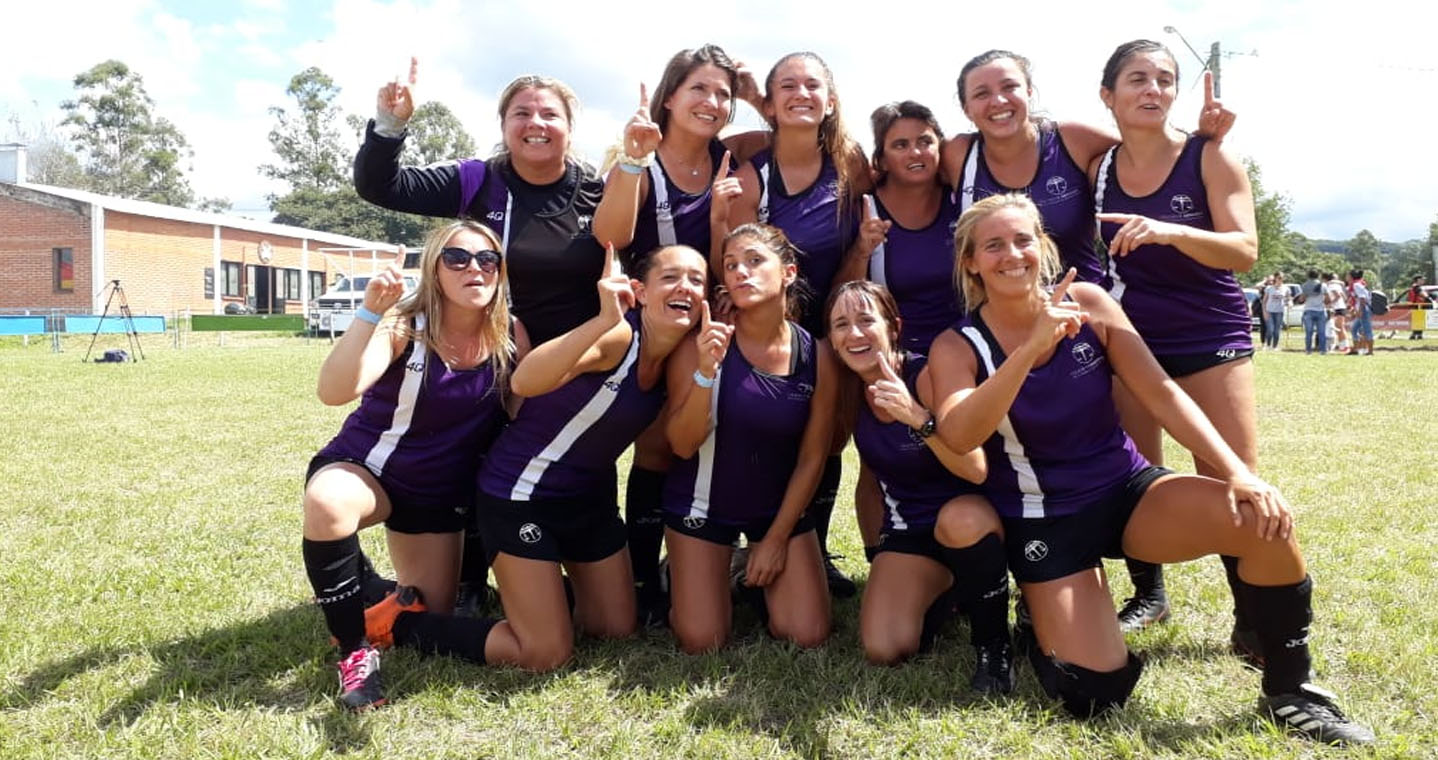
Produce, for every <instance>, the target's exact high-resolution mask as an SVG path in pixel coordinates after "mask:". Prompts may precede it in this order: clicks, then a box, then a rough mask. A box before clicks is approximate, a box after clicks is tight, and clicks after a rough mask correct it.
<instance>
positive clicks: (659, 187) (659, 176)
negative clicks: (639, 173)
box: [649, 161, 677, 245]
mask: <svg viewBox="0 0 1438 760" xmlns="http://www.w3.org/2000/svg"><path fill="white" fill-rule="evenodd" d="M649 192H651V193H653V194H654V221H655V223H656V226H657V227H658V228H659V244H660V245H674V244H675V243H676V242H677V240H676V239H675V237H674V209H671V208H669V183H668V182H667V181H665V179H664V170H663V169H661V168H659V162H658V161H650V162H649Z"/></svg>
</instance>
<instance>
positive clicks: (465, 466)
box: [320, 328, 505, 507]
mask: <svg viewBox="0 0 1438 760" xmlns="http://www.w3.org/2000/svg"><path fill="white" fill-rule="evenodd" d="M417 329H422V328H417ZM504 419H505V415H504V409H503V407H502V406H501V403H500V394H499V393H498V392H497V391H496V389H495V387H494V367H493V364H492V362H485V363H484V364H481V365H480V366H478V367H475V368H474V369H465V370H452V369H450V368H449V367H447V366H446V365H445V363H444V362H443V361H441V360H440V359H439V357H438V356H435V355H434V354H433V353H431V352H430V351H428V350H427V349H426V348H425V346H424V344H423V343H420V342H417V341H410V343H409V345H407V346H405V349H404V351H403V352H402V353H401V354H400V355H399V358H397V359H395V360H394V362H392V363H391V364H390V365H389V368H388V369H386V370H385V372H384V374H383V375H381V376H380V378H379V380H377V381H375V384H374V385H372V386H370V388H369V390H367V391H365V392H364V396H363V397H362V398H361V399H360V404H359V407H358V408H357V409H355V410H354V411H353V412H351V413H350V415H349V417H347V418H346V419H345V422H344V425H343V426H342V427H341V428H340V432H339V434H338V435H336V436H335V437H334V439H333V440H331V441H330V442H329V443H328V444H326V445H325V447H324V448H323V449H321V450H320V455H321V456H325V457H338V458H343V459H353V460H356V461H360V462H364V464H365V467H367V468H369V471H370V472H371V473H373V474H374V476H375V478H377V479H378V480H379V482H380V485H382V486H384V488H385V491H387V492H389V493H390V494H391V495H393V496H394V497H395V498H396V499H397V500H400V501H406V502H409V503H413V504H428V505H449V504H453V505H455V506H466V507H467V506H468V505H470V504H471V503H472V502H473V501H474V477H475V470H476V468H477V467H478V466H479V461H480V458H481V456H483V454H484V452H485V450H486V449H487V448H488V447H489V443H490V441H491V440H493V437H494V433H495V431H497V430H498V429H499V428H500V426H502V425H503V423H504Z"/></svg>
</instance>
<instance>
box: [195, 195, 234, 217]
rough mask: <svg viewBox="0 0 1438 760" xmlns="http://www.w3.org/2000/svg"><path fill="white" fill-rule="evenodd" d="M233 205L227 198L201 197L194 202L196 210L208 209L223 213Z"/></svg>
mask: <svg viewBox="0 0 1438 760" xmlns="http://www.w3.org/2000/svg"><path fill="white" fill-rule="evenodd" d="M234 207H235V204H234V203H231V202H230V199H229V198H201V199H200V202H199V203H196V204H195V210H196V211H210V212H213V213H216V214H225V213H228V212H229V211H230V209H233V208H234Z"/></svg>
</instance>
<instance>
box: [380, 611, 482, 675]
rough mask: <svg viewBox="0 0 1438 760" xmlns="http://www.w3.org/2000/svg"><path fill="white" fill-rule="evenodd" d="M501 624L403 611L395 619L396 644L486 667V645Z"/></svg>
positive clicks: (430, 613) (477, 619) (479, 619)
mask: <svg viewBox="0 0 1438 760" xmlns="http://www.w3.org/2000/svg"><path fill="white" fill-rule="evenodd" d="M498 622H499V621H498V620H496V619H495V618H469V617H453V616H450V615H436V614H435V613H432V612H401V613H399V615H398V616H396V617H395V620H394V643H395V644H396V645H398V646H403V647H411V648H413V649H415V650H418V651H419V652H420V653H422V654H444V655H450V656H452V657H460V658H463V659H466V660H469V661H470V662H474V663H478V664H480V665H483V664H484V662H485V660H484V642H485V641H487V640H488V639H489V632H490V631H491V630H493V629H494V626H495V624H496V623H498Z"/></svg>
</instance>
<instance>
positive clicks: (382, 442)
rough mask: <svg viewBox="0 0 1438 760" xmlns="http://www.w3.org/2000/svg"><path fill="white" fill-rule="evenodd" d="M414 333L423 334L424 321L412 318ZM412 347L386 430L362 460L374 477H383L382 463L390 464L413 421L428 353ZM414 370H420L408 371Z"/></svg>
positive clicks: (419, 346)
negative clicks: (391, 456)
mask: <svg viewBox="0 0 1438 760" xmlns="http://www.w3.org/2000/svg"><path fill="white" fill-rule="evenodd" d="M414 330H415V332H416V333H420V332H423V330H424V317H422V316H420V317H415V320H414ZM412 345H413V346H414V349H413V350H412V351H410V354H409V358H408V359H406V360H405V363H404V380H402V381H400V385H399V394H398V395H397V396H396V397H395V400H394V415H393V416H391V417H390V423H389V427H388V428H386V429H385V431H384V432H383V433H380V434H379V439H378V440H376V441H375V442H374V446H372V447H370V450H369V453H368V454H366V455H365V458H364V463H365V466H366V467H368V468H369V469H370V472H373V473H374V474H375V475H376V476H379V475H381V474H383V473H384V466H385V463H386V462H388V461H389V458H390V455H392V454H394V450H395V448H396V447H397V446H399V442H400V439H401V438H404V434H405V433H407V432H409V426H410V423H412V422H413V421H414V407H415V402H416V401H418V400H419V389H420V387H421V386H423V385H424V373H425V370H426V369H428V368H429V351H427V350H426V349H425V347H424V343H423V342H422V341H418V340H416V341H414V342H413V344H412ZM415 366H418V368H419V369H417V370H415V369H411V367H415Z"/></svg>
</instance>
